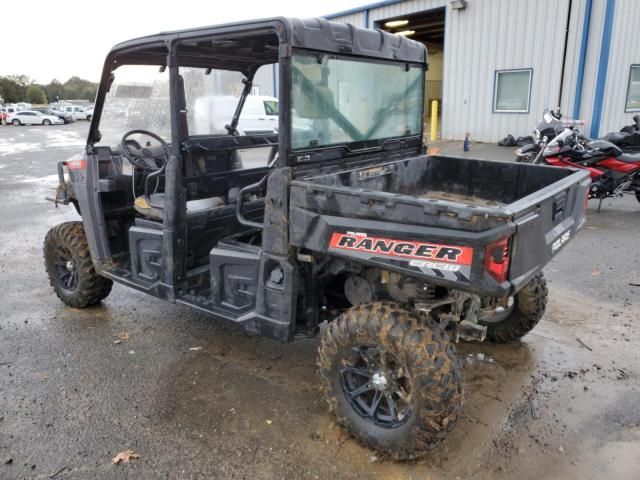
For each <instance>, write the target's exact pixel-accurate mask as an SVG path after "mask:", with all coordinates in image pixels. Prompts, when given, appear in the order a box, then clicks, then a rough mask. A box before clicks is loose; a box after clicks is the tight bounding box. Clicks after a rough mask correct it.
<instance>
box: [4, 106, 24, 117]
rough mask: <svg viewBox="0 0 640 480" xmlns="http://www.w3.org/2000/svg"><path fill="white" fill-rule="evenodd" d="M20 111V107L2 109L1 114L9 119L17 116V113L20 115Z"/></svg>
mask: <svg viewBox="0 0 640 480" xmlns="http://www.w3.org/2000/svg"><path fill="white" fill-rule="evenodd" d="M19 111H20V109H19V108H18V107H15V106H13V107H0V112H2V113H6V114H7V117H8V116H10V115H15V114H16V113H18V112H19Z"/></svg>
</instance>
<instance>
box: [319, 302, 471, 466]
mask: <svg viewBox="0 0 640 480" xmlns="http://www.w3.org/2000/svg"><path fill="white" fill-rule="evenodd" d="M318 354H319V355H318V366H319V368H320V375H321V377H322V381H323V387H324V391H325V396H326V399H327V401H328V403H329V408H330V410H331V411H332V412H333V413H334V414H335V416H336V418H337V422H338V423H339V424H340V425H342V426H343V427H344V428H345V429H346V430H347V431H348V432H350V433H351V434H352V435H353V436H354V437H356V438H357V439H358V440H359V441H360V442H361V443H363V444H364V445H366V446H368V447H370V448H373V449H375V450H378V451H379V452H381V453H382V454H383V455H385V456H388V457H391V458H394V459H411V458H416V457H418V456H420V455H424V454H425V453H427V451H429V450H430V449H431V448H433V447H434V446H435V445H436V444H437V443H439V442H441V441H443V440H444V439H445V438H446V437H447V434H448V432H449V431H450V430H451V429H452V428H453V426H454V424H455V422H456V420H457V417H458V412H459V410H460V407H461V406H462V399H463V394H462V373H461V364H460V361H459V360H458V358H457V356H456V351H455V347H454V345H453V344H452V343H451V342H450V340H449V338H448V336H447V334H446V333H445V332H443V331H442V330H441V329H440V328H439V327H438V326H437V325H435V324H434V323H432V322H431V321H430V320H428V319H424V320H422V319H418V317H417V316H416V315H415V314H414V313H412V312H410V311H408V310H405V309H403V308H402V307H400V306H399V305H398V304H394V303H371V304H365V305H359V306H356V307H352V308H350V309H349V310H347V311H345V312H344V313H343V314H342V315H340V316H339V317H338V318H337V319H336V320H334V321H333V322H332V323H331V324H330V325H329V327H328V329H327V331H326V332H325V334H324V336H323V338H322V341H321V344H320V348H319V350H318Z"/></svg>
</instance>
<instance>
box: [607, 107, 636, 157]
mask: <svg viewBox="0 0 640 480" xmlns="http://www.w3.org/2000/svg"><path fill="white" fill-rule="evenodd" d="M633 122H634V123H633V124H632V125H627V126H625V127H622V129H620V131H619V132H611V133H607V134H606V135H605V136H604V137H602V139H603V140H606V141H608V142H611V143H613V144H614V145H616V146H618V147H620V149H622V151H623V152H625V153H634V152H640V114H638V115H635V116H634V117H633Z"/></svg>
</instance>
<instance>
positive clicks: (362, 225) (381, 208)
mask: <svg viewBox="0 0 640 480" xmlns="http://www.w3.org/2000/svg"><path fill="white" fill-rule="evenodd" d="M588 186H589V178H588V174H586V173H585V172H582V171H573V170H569V169H559V168H553V167H547V166H538V165H530V164H521V163H509V162H496V161H488V160H477V159H469V158H457V157H442V156H418V157H414V158H408V159H402V160H397V161H394V162H388V163H384V164H377V165H375V166H373V167H372V166H367V167H360V168H355V169H352V170H347V171H340V172H333V173H330V174H324V175H318V176H308V177H303V178H298V179H295V180H294V181H293V182H292V184H291V205H290V208H291V222H290V236H291V243H292V244H293V245H295V246H298V247H302V248H307V249H309V250H311V251H317V252H328V253H331V254H333V255H336V256H342V257H345V258H357V260H358V261H362V262H364V263H368V264H370V265H376V266H380V267H384V268H388V269H390V270H396V271H400V272H402V273H409V274H412V275H414V276H415V275H417V276H426V277H429V280H430V281H433V282H434V283H437V284H442V285H444V286H451V287H455V288H460V289H463V290H468V291H473V292H476V293H481V294H483V295H492V296H503V295H505V294H507V293H513V292H515V291H517V290H519V288H521V287H522V286H523V285H524V284H525V283H526V282H527V281H528V280H529V279H530V278H531V277H532V276H533V275H535V273H537V272H538V271H540V270H541V269H542V267H543V266H544V265H545V264H546V263H548V262H549V261H550V260H551V258H552V257H553V256H554V255H555V254H556V253H558V251H559V250H560V249H561V247H562V246H563V245H564V244H565V243H566V242H567V241H568V239H569V238H572V237H573V235H575V233H576V232H577V230H578V229H579V228H581V227H582V225H583V223H584V221H585V219H584V214H585V208H586V201H585V198H586V195H587V190H588ZM345 235H347V236H348V235H350V236H351V237H352V238H351V239H350V238H347V237H346V236H345ZM354 238H355V239H356V240H353V239H354ZM505 238H506V239H507V245H508V249H507V251H506V253H507V254H508V272H507V275H506V277H505V278H498V279H496V278H495V275H491V274H490V273H489V272H488V271H487V268H486V267H487V262H486V261H485V256H486V252H487V249H488V248H490V247H491V246H492V244H494V243H495V242H497V241H500V240H504V239H505ZM363 239H369V240H365V241H364V242H363V241H362V240H363ZM393 242H395V243H393ZM398 244H401V245H400V247H397V245H398ZM409 245H413V247H410V246H409ZM369 246H371V247H372V248H368V247H369ZM431 247H433V248H431ZM403 248H404V250H403ZM447 248H449V249H451V248H454V249H458V250H460V251H461V252H462V253H461V255H460V256H459V257H460V258H459V259H455V258H453V255H447V253H446V252H449V251H451V250H446V249H447ZM390 249H391V250H390ZM412 249H413V250H412ZM418 249H420V251H419V252H418ZM403 251H404V252H409V254H408V255H406V254H404V253H402V252H403ZM443 252H444V253H443ZM418 253H420V255H419V254H418ZM501 280H504V281H501Z"/></svg>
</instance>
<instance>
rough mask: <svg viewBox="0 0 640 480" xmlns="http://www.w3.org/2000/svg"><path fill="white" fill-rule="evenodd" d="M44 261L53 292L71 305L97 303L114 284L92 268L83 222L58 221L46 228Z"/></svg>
mask: <svg viewBox="0 0 640 480" xmlns="http://www.w3.org/2000/svg"><path fill="white" fill-rule="evenodd" d="M44 263H45V268H46V270H47V274H48V275H49V281H50V283H51V286H52V287H53V289H54V291H55V292H56V295H58V297H59V298H60V300H62V301H63V302H64V303H66V304H67V305H69V306H70V307H76V308H84V307H89V306H92V305H96V304H98V303H100V301H101V300H102V299H104V298H106V297H107V295H109V292H110V291H111V287H112V286H113V282H112V281H111V280H110V279H108V278H105V277H102V276H100V275H98V274H97V273H96V271H95V269H94V267H93V263H92V261H91V253H90V252H89V244H88V243H87V237H86V235H85V232H84V227H83V226H82V222H66V223H61V224H60V225H56V226H55V227H53V228H52V229H51V230H49V232H48V233H47V236H46V237H45V240H44Z"/></svg>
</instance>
